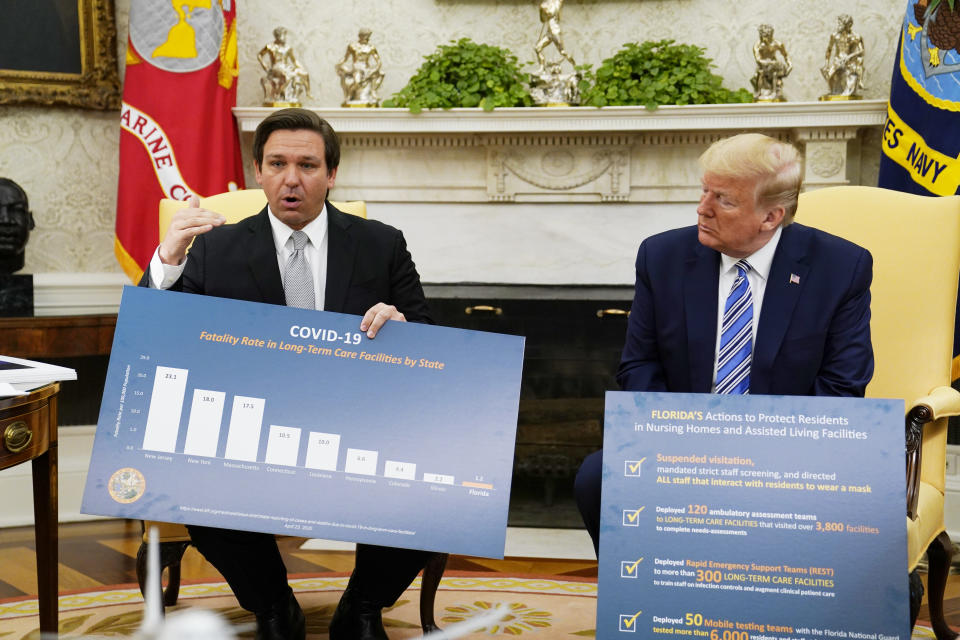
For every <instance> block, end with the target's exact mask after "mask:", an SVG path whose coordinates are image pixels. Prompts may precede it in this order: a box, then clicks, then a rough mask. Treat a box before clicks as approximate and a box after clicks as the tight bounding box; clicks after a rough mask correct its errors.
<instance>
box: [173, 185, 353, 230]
mask: <svg viewBox="0 0 960 640" xmlns="http://www.w3.org/2000/svg"><path fill="white" fill-rule="evenodd" d="M266 204H267V196H266V194H265V193H264V192H263V189H241V190H239V191H227V192H226V193H218V194H216V195H214V196H210V197H209V198H200V206H201V207H202V208H204V209H208V210H210V211H216V212H217V213H219V214H221V215H222V216H223V217H224V218H226V219H227V224H232V223H234V222H239V221H241V220H243V219H244V218H249V217H250V216H252V215H254V214H257V213H260V210H261V209H263V207H264V206H265V205H266ZM330 204H332V205H333V206H335V207H336V208H337V209H339V210H340V211H343V212H344V213H352V214H353V215H355V216H360V217H361V218H366V217H367V203H366V202H364V201H363V200H353V201H350V202H333V201H331V202H330ZM183 207H184V204H183V201H182V200H172V199H170V198H164V199H163V200H161V201H160V218H159V223H160V239H161V240H163V236H165V235H166V233H167V228H168V227H169V226H170V219H171V218H173V214H175V213H176V212H177V211H179V210H180V209H183Z"/></svg>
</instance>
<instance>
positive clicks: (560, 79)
mask: <svg viewBox="0 0 960 640" xmlns="http://www.w3.org/2000/svg"><path fill="white" fill-rule="evenodd" d="M561 9H563V0H542V1H541V2H540V22H541V26H540V36H539V38H538V39H537V44H536V46H534V48H533V51H534V53H536V55H537V61H538V62H539V63H540V67H539V68H538V69H537V70H536V71H533V72H532V73H531V74H530V76H531V82H530V95H531V96H532V97H533V101H534V103H535V104H537V105H538V106H541V107H544V106H546V107H565V106H569V105H571V104H573V105H576V104H580V72H579V71H577V68H576V63H575V62H574V61H573V56H571V55H570V54H569V53H567V50H566V49H565V48H564V47H563V31H562V30H561V29H560V10H561ZM551 43H553V46H554V47H556V48H557V52H558V53H559V54H560V56H561V59H560V60H547V57H546V56H545V55H544V53H543V50H544V49H546V48H547V46H548V45H549V44H551ZM564 60H566V61H567V62H569V63H570V66H572V67H573V70H572V71H571V72H570V73H564V72H563V66H562V65H563V61H564Z"/></svg>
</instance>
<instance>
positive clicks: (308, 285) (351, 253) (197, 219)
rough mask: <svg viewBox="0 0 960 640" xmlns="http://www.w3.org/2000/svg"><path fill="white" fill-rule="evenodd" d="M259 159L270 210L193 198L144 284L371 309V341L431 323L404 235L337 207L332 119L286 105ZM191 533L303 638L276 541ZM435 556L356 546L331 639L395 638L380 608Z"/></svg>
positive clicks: (254, 602) (283, 629) (270, 620)
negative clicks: (215, 205)
mask: <svg viewBox="0 0 960 640" xmlns="http://www.w3.org/2000/svg"><path fill="white" fill-rule="evenodd" d="M253 156H254V167H255V170H256V178H257V182H258V183H259V184H260V185H261V186H262V187H263V190H264V192H265V193H266V195H267V206H266V207H265V208H264V209H263V210H262V211H261V212H260V213H259V214H257V215H255V216H252V217H250V218H247V219H245V220H242V221H241V222H239V223H237V224H235V225H223V223H224V219H223V217H222V216H220V215H219V214H217V213H215V212H211V211H206V210H204V209H200V208H198V202H197V200H196V198H195V197H193V198H191V201H190V203H189V206H187V208H185V209H182V210H180V211H179V212H177V214H176V215H175V216H174V218H173V219H172V221H171V223H170V227H169V230H168V231H167V234H166V236H165V237H164V239H163V242H162V243H161V245H160V246H159V248H158V250H157V252H156V254H155V255H154V259H153V262H152V263H151V265H150V269H149V271H148V273H147V274H144V279H143V281H141V285H142V286H154V287H159V288H163V289H173V290H178V291H185V292H190V293H200V294H204V295H212V296H218V297H224V298H235V299H238V300H249V301H253V302H267V303H272V304H286V305H289V306H300V307H305V308H315V309H322V310H327V311H337V312H341V313H352V314H357V315H363V318H362V320H361V321H360V330H361V331H365V332H366V333H367V336H368V337H370V338H374V337H375V336H376V335H377V332H378V331H381V330H383V329H384V324H385V323H386V322H387V320H397V321H401V322H403V321H406V320H410V321H413V322H428V323H430V322H432V320H431V318H430V315H429V310H428V308H427V304H426V301H425V300H424V295H423V288H422V287H421V285H420V277H419V275H418V274H417V271H416V268H415V267H414V264H413V261H412V259H411V257H410V253H409V252H408V251H407V247H406V242H405V241H404V238H403V234H402V233H401V232H400V231H398V230H397V229H394V228H393V227H390V226H387V225H385V224H382V223H380V222H376V221H372V220H364V219H362V218H358V217H356V216H351V215H348V214H345V213H342V212H340V211H338V210H337V209H335V208H334V207H333V206H331V204H330V203H329V202H327V200H326V198H327V192H328V191H329V189H330V188H331V187H333V185H334V181H335V179H336V174H337V166H338V164H339V162H340V144H339V141H338V139H337V136H336V133H334V131H333V129H332V128H331V127H330V125H329V124H328V123H327V122H326V121H324V120H322V119H321V118H320V117H319V116H317V115H316V114H315V113H313V112H311V111H307V110H304V109H284V110H281V111H277V112H275V113H273V114H271V115H269V116H267V117H266V118H265V119H264V120H263V122H262V123H261V124H260V126H259V127H257V131H256V134H255V135H254V143H253ZM191 241H193V246H192V248H191V249H190V254H189V257H188V256H187V254H186V251H187V247H188V246H189V244H190V242H191ZM317 384H323V381H322V380H318V381H317ZM188 529H189V531H190V536H191V538H192V540H193V542H194V544H195V545H196V547H197V549H198V550H199V551H200V552H201V553H202V554H203V555H204V556H205V557H206V558H207V560H209V561H210V562H211V564H213V565H214V566H215V567H216V568H217V570H219V571H220V573H222V574H223V576H224V578H226V580H227V582H228V583H229V584H230V587H231V588H232V589H233V592H234V594H235V595H236V596H237V599H238V601H239V602H240V606H242V607H243V608H245V609H247V610H249V611H252V612H254V613H255V614H256V618H257V638H258V639H259V638H263V639H270V640H274V639H275V640H281V639H282V640H288V639H291V638H304V637H305V628H304V617H303V612H302V611H301V609H300V606H299V604H298V603H297V601H296V598H294V596H293V592H292V590H291V589H290V587H289V585H288V584H287V573H286V568H285V567H284V564H283V560H282V559H281V556H280V552H279V550H278V548H277V543H276V540H275V539H274V536H272V535H268V534H260V533H250V532H244V531H229V530H224V529H215V528H210V527H199V526H190V527H188ZM427 557H428V554H427V553H426V552H423V551H414V550H407V549H392V548H387V547H378V546H373V545H363V544H360V545H357V555H356V565H355V568H354V571H353V575H352V576H351V578H350V583H349V585H348V587H347V590H346V591H345V592H344V594H343V597H342V598H341V600H340V603H339V605H338V606H337V610H336V612H335V613H334V616H333V619H332V621H331V624H330V638H332V639H333V640H356V639H358V638H359V639H363V640H370V639H376V640H386V638H387V635H386V633H385V631H384V629H383V622H382V620H381V615H380V610H381V608H382V607H385V606H390V605H392V604H393V603H394V602H395V601H396V599H397V598H398V597H399V596H400V595H401V594H402V593H403V591H404V590H405V589H406V588H407V586H408V585H409V584H410V582H412V581H413V579H414V578H415V577H416V575H417V573H418V572H419V571H420V570H421V569H422V568H423V566H424V564H425V562H426V559H427Z"/></svg>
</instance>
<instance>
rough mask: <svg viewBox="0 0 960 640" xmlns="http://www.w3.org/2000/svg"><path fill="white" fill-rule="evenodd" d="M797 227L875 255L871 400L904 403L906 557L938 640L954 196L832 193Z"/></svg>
mask: <svg viewBox="0 0 960 640" xmlns="http://www.w3.org/2000/svg"><path fill="white" fill-rule="evenodd" d="M796 220H797V222H799V223H801V224H805V225H808V226H811V227H816V228H818V229H823V230H824V231H827V232H829V233H832V234H834V235H838V236H840V237H843V238H846V239H848V240H850V241H852V242H855V243H857V244H859V245H860V246H862V247H866V248H867V249H868V250H869V251H870V253H871V254H873V260H874V266H873V285H872V286H871V289H870V292H871V296H872V302H871V320H870V331H871V334H872V338H873V349H874V357H875V359H876V370H875V372H874V375H873V380H872V381H871V382H870V385H869V386H868V387H867V397H870V398H903V399H904V401H905V402H906V442H907V546H908V550H907V554H908V556H907V557H908V562H909V568H910V570H911V571H912V570H913V569H914V568H915V567H916V566H917V563H918V562H920V560H921V558H922V557H923V554H924V552H925V551H926V552H927V555H928V560H929V575H928V587H927V591H928V594H927V595H928V601H929V606H930V617H931V622H932V624H933V629H934V632H935V633H936V636H937V638H938V639H939V640H947V639H952V638H954V637H955V636H956V635H957V634H956V633H954V632H953V631H951V630H950V628H949V627H948V626H947V624H946V622H945V621H944V617H943V590H944V586H945V584H946V579H947V573H948V570H949V568H950V557H951V555H952V554H953V546H952V544H951V542H950V538H949V537H948V536H947V533H946V531H945V528H944V522H943V507H944V482H945V456H946V445H947V418H948V417H949V416H953V415H958V414H960V393H958V392H957V391H955V390H954V389H952V388H951V387H950V381H951V360H952V356H953V330H954V314H955V312H956V308H957V307H956V301H957V276H958V272H960V197H957V196H952V197H946V198H927V197H923V196H915V195H910V194H905V193H900V192H896V191H888V190H886V189H878V188H875V187H852V186H851V187H832V188H828V189H821V190H817V191H810V192H807V193H804V194H802V195H801V196H800V206H799V209H798V212H797V217H796Z"/></svg>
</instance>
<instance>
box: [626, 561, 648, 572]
mask: <svg viewBox="0 0 960 640" xmlns="http://www.w3.org/2000/svg"><path fill="white" fill-rule="evenodd" d="M641 562H643V558H640V559H639V560H637V561H636V562H624V563H623V564H624V565H625V566H624V569H626V570H627V573H633V572H635V571H636V570H637V567H638V566H639V565H640V563H641Z"/></svg>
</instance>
